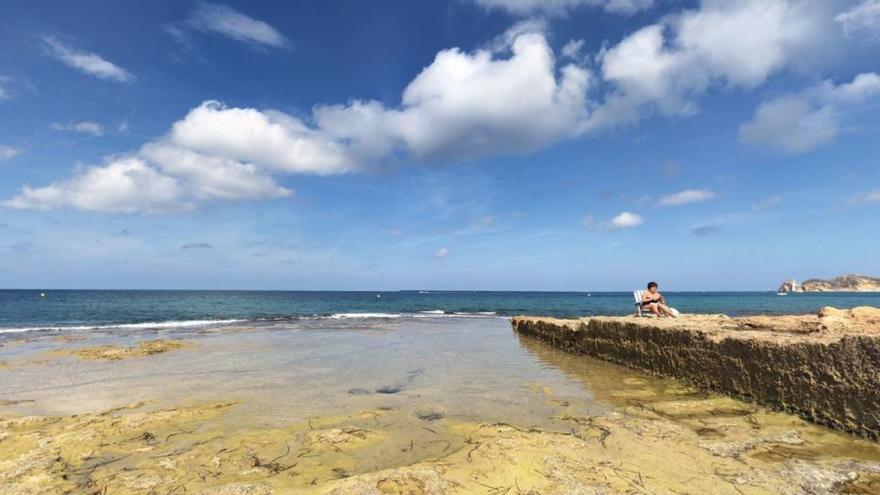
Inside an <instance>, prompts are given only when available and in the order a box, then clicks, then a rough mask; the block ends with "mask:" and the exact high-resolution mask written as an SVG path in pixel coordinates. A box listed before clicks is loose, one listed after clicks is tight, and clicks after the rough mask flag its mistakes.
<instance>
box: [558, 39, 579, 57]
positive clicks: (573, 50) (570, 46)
mask: <svg viewBox="0 0 880 495" xmlns="http://www.w3.org/2000/svg"><path fill="white" fill-rule="evenodd" d="M583 49H584V40H570V41H569V42H568V43H566V44H565V45H563V46H562V50H561V51H560V53H561V54H562V56H563V57H566V58H570V59H572V60H580V59H581V58H582V56H583V54H582V51H583Z"/></svg>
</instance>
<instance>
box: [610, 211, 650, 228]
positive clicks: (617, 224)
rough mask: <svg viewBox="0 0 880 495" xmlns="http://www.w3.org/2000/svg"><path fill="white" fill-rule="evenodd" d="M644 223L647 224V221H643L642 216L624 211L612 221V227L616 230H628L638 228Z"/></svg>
mask: <svg viewBox="0 0 880 495" xmlns="http://www.w3.org/2000/svg"><path fill="white" fill-rule="evenodd" d="M643 223H645V220H644V219H642V217H641V216H639V215H636V214H635V213H630V212H628V211H624V212H622V213H620V214H619V215H617V216H616V217H614V218H612V219H611V227H612V228H615V229H628V228H632V227H638V226H639V225H641V224H643Z"/></svg>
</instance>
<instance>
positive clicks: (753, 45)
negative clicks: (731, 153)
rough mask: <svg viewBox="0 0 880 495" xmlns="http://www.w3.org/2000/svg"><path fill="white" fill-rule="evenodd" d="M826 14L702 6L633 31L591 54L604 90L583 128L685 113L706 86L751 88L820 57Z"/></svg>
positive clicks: (769, 3) (796, 1) (787, 2)
mask: <svg viewBox="0 0 880 495" xmlns="http://www.w3.org/2000/svg"><path fill="white" fill-rule="evenodd" d="M827 8H828V7H827V6H825V5H818V6H817V5H814V4H813V3H811V2H805V1H800V0H735V1H722V0H704V1H703V2H702V3H701V5H700V7H699V8H698V9H694V10H686V11H684V12H682V13H680V14H677V15H671V16H666V17H664V18H663V20H662V21H661V22H660V23H657V24H652V25H649V26H646V27H644V28H641V29H639V30H638V31H636V32H634V33H632V34H631V35H629V36H627V37H625V38H624V39H623V40H621V41H620V42H619V43H618V44H617V45H614V46H612V47H610V48H608V49H607V50H605V51H603V52H601V53H600V54H599V57H598V61H599V64H600V67H601V76H602V78H603V79H604V81H605V83H606V85H607V86H608V87H609V90H608V92H607V93H606V95H605V98H604V102H603V104H602V105H600V106H599V107H598V108H597V109H596V111H595V112H594V114H593V115H592V117H591V118H590V121H589V123H588V125H587V127H588V128H590V129H601V128H604V127H611V126H616V125H621V124H627V123H632V122H635V121H637V120H639V119H641V118H643V117H645V116H646V115H649V114H650V113H651V112H654V111H656V112H659V113H661V114H664V115H688V114H693V113H695V112H697V111H698V105H697V101H696V97H698V96H699V95H702V94H703V93H705V92H706V91H707V90H708V89H709V88H711V87H713V86H719V87H742V88H747V89H748V88H753V87H755V86H757V85H759V84H761V83H763V82H764V81H765V80H766V79H767V77H769V76H770V75H771V74H773V73H775V72H778V71H781V70H783V69H786V68H789V67H792V66H794V65H795V64H798V63H801V62H799V61H800V60H806V59H809V58H810V56H809V54H810V53H812V52H813V51H817V52H818V51H820V50H819V48H820V47H821V46H822V43H823V42H824V41H825V39H826V34H825V33H826V32H828V31H829V27H828V24H829V19H830V17H829V16H828V15H826V14H827V13H826V12H825V11H826V10H827ZM830 22H831V23H832V24H833V21H830ZM743 33H748V35H747V36H744V35H743Z"/></svg>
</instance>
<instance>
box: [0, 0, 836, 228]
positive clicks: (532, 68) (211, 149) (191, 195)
mask: <svg viewBox="0 0 880 495" xmlns="http://www.w3.org/2000/svg"><path fill="white" fill-rule="evenodd" d="M522 5H523V6H524V7H522V8H523V9H524V10H523V11H524V12H525V11H528V10H529V9H530V8H531V7H528V2H525V3H523V4H522ZM558 5H561V6H563V7H565V6H566V5H569V3H568V2H562V3H560V4H558ZM570 5H574V3H571V4H570ZM602 5H605V3H602ZM805 5H806V2H803V1H801V0H761V1H758V0H737V1H721V0H704V1H703V3H702V4H701V6H700V7H699V8H697V9H693V10H686V11H684V12H682V13H680V14H677V15H671V16H664V17H663V18H662V20H661V21H660V22H659V23H657V24H654V25H650V26H647V27H645V28H642V29H640V30H638V31H636V32H635V33H633V34H631V35H629V36H627V37H625V38H624V39H623V40H622V41H621V42H620V43H618V44H617V45H615V46H611V47H610V48H607V49H604V50H602V51H601V52H600V54H599V55H598V56H597V58H596V67H597V72H595V73H594V72H593V71H591V70H590V69H588V68H587V67H585V66H584V65H583V64H581V63H578V62H577V61H575V62H566V61H568V60H572V57H571V56H563V57H562V58H561V60H560V59H557V57H556V56H555V54H554V52H553V50H552V49H551V48H550V45H549V43H548V41H547V37H546V35H545V33H544V31H543V30H544V28H545V25H544V24H543V23H541V22H535V21H526V22H522V23H519V24H516V25H515V26H514V27H512V28H511V29H510V30H509V31H508V32H507V33H505V34H504V35H502V36H500V37H498V38H497V39H496V40H495V42H493V43H491V44H490V45H489V46H486V47H483V48H480V49H477V50H474V51H470V52H467V51H463V50H461V49H459V48H450V49H447V50H442V51H440V52H439V53H437V55H436V56H435V58H434V60H433V61H431V62H430V63H429V64H428V65H427V66H426V67H425V68H424V69H423V70H422V71H421V72H420V73H419V74H417V75H416V76H415V77H414V78H413V80H412V81H411V82H410V83H409V84H408V85H407V86H406V87H405V88H404V89H403V92H402V95H401V98H400V101H399V102H398V103H397V104H393V105H389V104H386V103H383V102H380V101H376V100H352V101H349V102H347V103H344V104H337V105H317V106H315V107H314V108H313V109H312V111H311V114H310V115H306V116H294V115H290V114H287V113H283V112H279V111H274V110H267V109H256V108H247V107H229V106H226V105H224V104H223V103H221V102H217V101H206V102H204V103H202V104H201V105H198V106H197V107H195V108H193V109H192V110H191V111H190V112H189V113H188V114H187V115H186V116H185V117H183V118H182V119H181V120H179V121H177V122H175V123H174V124H173V125H172V126H171V128H170V130H169V132H168V133H167V134H166V135H164V136H161V137H159V138H157V139H155V140H153V141H151V142H149V143H147V144H145V145H144V146H143V147H141V149H139V150H137V151H135V152H134V153H132V154H131V156H130V158H131V159H135V160H138V161H139V163H141V164H142V167H143V168H144V173H143V174H142V176H143V177H155V178H156V179H157V180H159V181H160V182H165V180H166V179H167V180H170V181H172V182H173V183H174V185H175V186H176V188H177V191H176V193H175V194H174V195H170V196H171V197H172V198H173V199H172V200H171V202H172V203H173V204H174V205H176V207H177V209H180V208H181V207H192V206H193V205H197V204H199V203H200V202H202V201H210V200H220V199H259V198H275V197H283V196H285V195H289V194H290V193H291V191H289V190H287V189H285V188H283V187H282V186H280V185H278V184H277V183H276V182H275V180H276V177H277V176H279V175H283V174H312V175H324V176H326V175H335V174H345V173H357V172H361V171H364V170H369V169H371V168H374V167H376V166H383V165H387V164H389V163H398V162H433V161H456V160H464V159H472V158H475V157H480V156H486V155H499V154H501V155H504V154H520V153H528V152H531V151H534V150H538V149H541V148H543V147H546V146H548V145H550V144H552V143H555V142H558V141H561V140H564V139H570V138H574V137H578V136H582V135H584V134H586V133H589V132H595V131H597V130H601V129H607V128H609V127H613V126H617V125H621V124H624V123H627V122H634V121H636V120H638V119H640V118H643V117H645V116H646V115H649V114H650V113H651V112H653V111H659V112H661V113H664V114H670V115H681V114H688V113H692V112H694V111H696V110H697V106H696V97H697V96H699V95H700V94H702V93H703V92H705V91H707V90H708V89H709V88H710V87H712V86H713V85H715V86H719V87H742V88H752V87H755V86H756V85H758V84H760V83H762V82H763V81H764V80H765V79H766V78H767V77H769V76H770V75H771V74H773V73H775V72H777V71H781V70H784V69H786V68H788V67H790V66H791V65H792V64H793V62H792V61H793V60H794V59H797V58H798V55H800V54H803V53H805V52H806V51H807V50H808V49H809V48H811V47H813V46H814V45H815V43H816V42H817V40H819V41H821V40H822V36H818V35H817V32H821V31H822V29H824V27H823V26H820V25H819V24H818V21H817V20H816V19H817V18H819V17H821V15H820V14H824V10H823V9H824V7H823V8H819V7H817V8H812V9H808V8H806V7H805ZM487 6H491V5H488V4H487ZM499 6H500V4H499ZM201 8H207V9H208V10H209V11H210V10H211V9H216V8H217V7H216V6H210V5H209V6H207V7H200V9H201ZM516 8H520V7H516ZM225 9H228V8H225ZM221 10H223V8H221ZM826 17H828V18H827V19H826V21H829V22H830V23H831V24H832V25H833V26H834V27H835V29H838V30H839V28H837V26H836V23H835V21H834V20H833V15H831V16H826ZM743 33H748V36H743ZM242 36H243V35H242ZM264 39H266V40H271V39H272V38H271V36H269V37H266V36H264ZM251 41H252V42H260V41H258V40H257V39H251ZM260 43H263V44H270V45H271V43H270V42H260ZM576 48H579V47H578V46H577V42H575V43H574V44H573V45H570V46H569V49H568V50H567V53H568V55H573V54H574V53H575V52H577V51H578V50H577V49H576ZM801 58H803V57H801ZM581 60H583V58H581ZM588 95H595V97H594V98H588ZM603 95H604V96H603ZM116 161H117V159H116V158H111V159H108V160H107V162H106V163H105V164H104V165H102V166H100V167H96V168H93V169H89V171H88V172H81V173H79V174H77V175H76V177H74V178H73V179H70V180H67V181H61V182H57V183H55V184H50V185H49V186H47V187H46V188H37V189H33V188H25V189H23V190H22V194H20V195H19V196H17V197H15V198H13V199H12V200H10V201H8V202H7V203H6V204H7V205H9V204H14V205H18V207H55V206H62V205H66V206H74V207H89V208H92V209H100V210H101V211H111V210H113V211H135V210H138V208H140V209H142V210H147V211H153V210H159V209H163V208H164V209H169V208H170V206H169V205H168V204H167V202H168V201H166V200H168V197H166V196H162V197H161V198H160V199H163V201H164V202H163V201H154V202H149V201H147V202H143V201H133V202H132V205H133V206H131V205H123V204H122V202H120V201H116V202H110V203H109V205H110V207H105V206H101V207H100V208H95V207H94V205H91V204H90V203H84V202H82V201H80V200H77V199H76V198H79V197H80V196H81V194H79V193H78V192H76V191H78V190H80V189H83V188H85V181H87V180H88V179H93V178H96V177H98V176H99V174H98V173H97V172H98V171H100V170H101V169H102V168H107V169H110V168H111V167H115V166H116V165H115V163H116ZM148 172H151V173H153V174H154V175H149V173H148ZM126 176H127V175H126ZM44 189H45V190H44ZM161 189H162V190H165V189H170V188H161ZM59 190H60V191H66V192H65V193H64V194H60V193H59ZM38 193H39V194H38ZM59 198H60V199H59ZM41 200H43V202H42V203H41V202H40V201H41ZM157 204H162V205H163V208H159V207H157V206H156V205H157ZM114 208H115V209H114ZM171 209H173V208H171ZM624 218H625V217H624Z"/></svg>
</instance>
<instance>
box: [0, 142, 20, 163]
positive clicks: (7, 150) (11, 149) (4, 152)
mask: <svg viewBox="0 0 880 495" xmlns="http://www.w3.org/2000/svg"><path fill="white" fill-rule="evenodd" d="M21 151H22V150H21V148H16V147H15V146H10V145H8V144H0V160H9V159H10V158H12V157H14V156H16V155H19V154H21Z"/></svg>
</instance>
